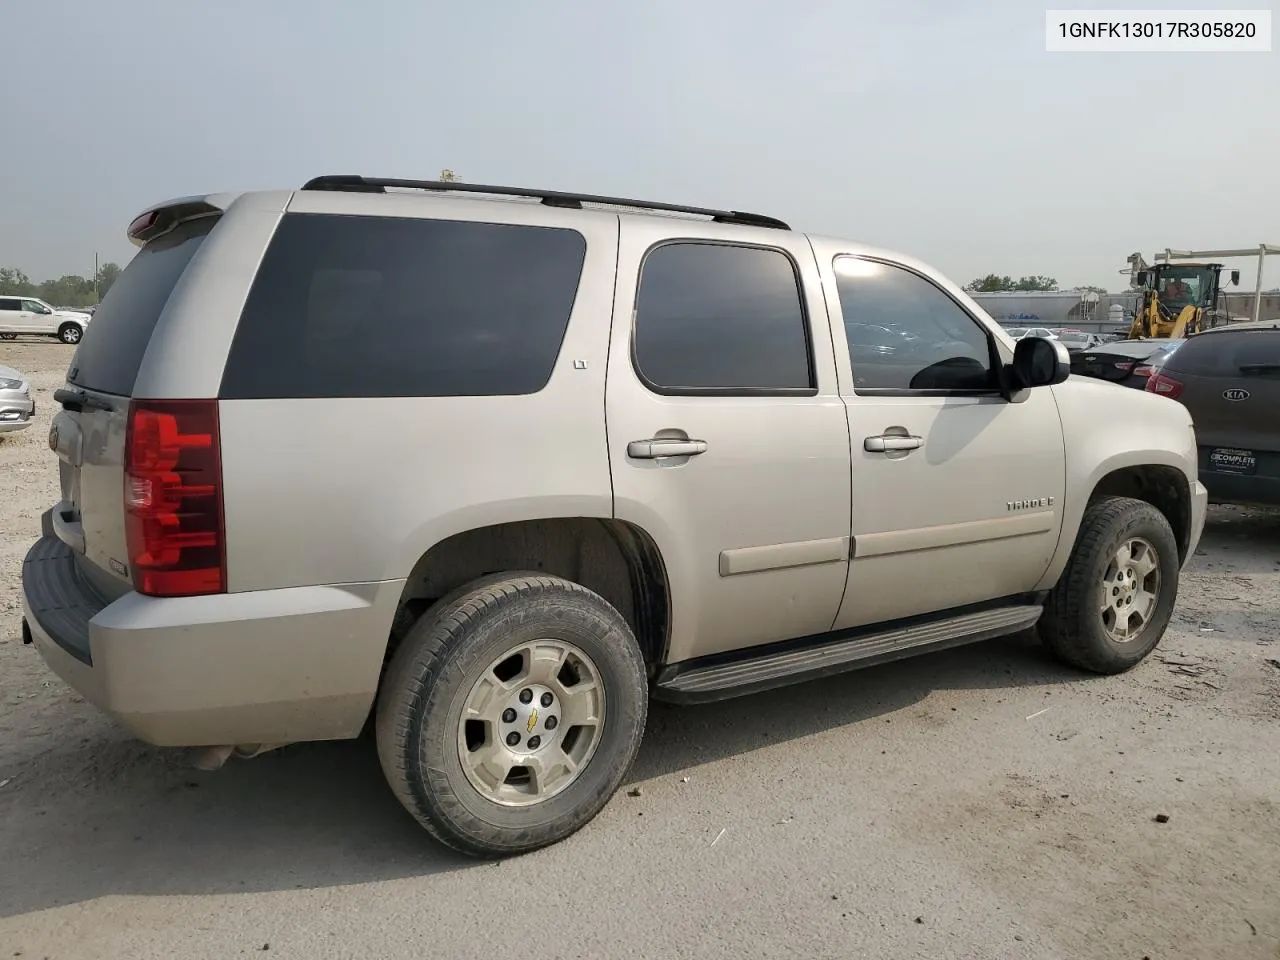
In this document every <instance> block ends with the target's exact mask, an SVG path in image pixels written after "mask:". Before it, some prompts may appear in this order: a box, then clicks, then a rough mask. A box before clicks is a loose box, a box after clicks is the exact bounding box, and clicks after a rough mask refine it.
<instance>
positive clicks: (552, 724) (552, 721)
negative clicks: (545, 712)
mask: <svg viewBox="0 0 1280 960" xmlns="http://www.w3.org/2000/svg"><path fill="white" fill-rule="evenodd" d="M559 722H560V721H559V720H557V719H556V718H555V716H554V715H552V716H550V717H547V719H546V720H544V721H543V723H542V725H543V726H544V727H546V728H547V729H548V730H554V729H555V728H556V724H558V723H559Z"/></svg>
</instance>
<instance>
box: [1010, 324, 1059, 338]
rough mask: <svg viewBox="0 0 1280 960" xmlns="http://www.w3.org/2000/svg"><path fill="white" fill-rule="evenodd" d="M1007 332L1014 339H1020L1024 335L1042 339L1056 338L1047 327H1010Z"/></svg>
mask: <svg viewBox="0 0 1280 960" xmlns="http://www.w3.org/2000/svg"><path fill="white" fill-rule="evenodd" d="M1008 334H1009V336H1011V337H1013V339H1015V340H1021V339H1023V338H1024V337H1039V338H1041V339H1043V340H1056V339H1058V338H1057V336H1056V335H1055V334H1054V332H1053V331H1052V330H1050V329H1049V328H1048V327H1010V328H1009V329H1008Z"/></svg>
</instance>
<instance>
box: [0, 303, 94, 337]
mask: <svg viewBox="0 0 1280 960" xmlns="http://www.w3.org/2000/svg"><path fill="white" fill-rule="evenodd" d="M91 319H93V318H92V317H91V316H90V315H89V314H87V313H84V312H83V311H80V310H58V309H57V308H55V307H51V306H49V304H47V303H45V302H44V301H43V300H41V299H39V298H37V297H0V340H12V339H14V337H16V336H17V335H18V334H20V333H21V334H27V335H33V336H43V337H57V338H58V339H59V340H61V341H62V342H63V343H71V344H75V343H79V342H80V338H81V337H82V336H84V328H85V327H87V326H88V325H89V321H90V320H91Z"/></svg>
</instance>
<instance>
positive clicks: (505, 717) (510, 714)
mask: <svg viewBox="0 0 1280 960" xmlns="http://www.w3.org/2000/svg"><path fill="white" fill-rule="evenodd" d="M502 722H503V723H515V722H516V711H515V708H514V707H507V709H505V710H503V711H502Z"/></svg>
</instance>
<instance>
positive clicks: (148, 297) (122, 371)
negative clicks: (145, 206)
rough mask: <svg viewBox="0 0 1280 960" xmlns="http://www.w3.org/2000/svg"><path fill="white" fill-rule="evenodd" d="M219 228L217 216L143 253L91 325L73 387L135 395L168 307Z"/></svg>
mask: <svg viewBox="0 0 1280 960" xmlns="http://www.w3.org/2000/svg"><path fill="white" fill-rule="evenodd" d="M216 223H217V218H216V217H202V218H200V219H198V220H190V221H188V222H186V223H182V224H179V225H178V226H177V227H175V228H174V229H173V230H172V231H170V232H169V233H167V234H165V235H164V236H161V237H157V238H156V239H154V240H152V241H151V242H150V243H148V244H147V245H146V246H144V247H143V248H142V249H141V250H139V251H138V253H137V254H136V255H135V256H134V258H133V259H132V260H131V261H129V265H128V266H127V267H125V268H124V271H123V272H122V273H121V274H120V276H119V277H117V278H116V282H115V283H113V284H112V285H111V289H110V290H108V291H107V295H106V296H105V297H103V298H102V303H101V304H100V305H99V306H98V309H97V310H95V311H94V313H93V320H92V321H91V322H90V323H88V324H86V325H85V328H84V337H83V338H82V339H81V340H80V343H79V345H78V346H77V347H76V352H75V355H74V356H73V357H72V359H71V364H70V367H69V369H68V371H67V380H68V381H69V382H70V383H73V384H75V385H76V386H80V387H84V388H86V389H89V390H98V391H101V392H102V393H110V394H116V395H118V396H122V397H127V396H130V395H131V394H132V393H133V386H134V382H135V381H136V380H137V379H138V370H139V368H140V367H141V366H142V357H143V355H144V354H145V353H146V352H147V344H148V343H150V342H151V334H152V333H154V332H155V329H156V324H157V322H159V320H160V314H161V313H162V312H163V311H164V305H165V304H166V303H168V302H169V295H170V294H172V293H173V289H174V287H175V286H177V284H178V279H179V278H180V277H181V276H182V273H183V271H184V270H186V269H187V265H188V264H190V263H191V258H192V257H194V256H195V255H196V251H197V250H199V249H200V245H201V244H202V243H203V242H204V239H205V237H207V236H208V235H209V232H210V231H211V230H212V229H213V228H214V225H215V224H216Z"/></svg>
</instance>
